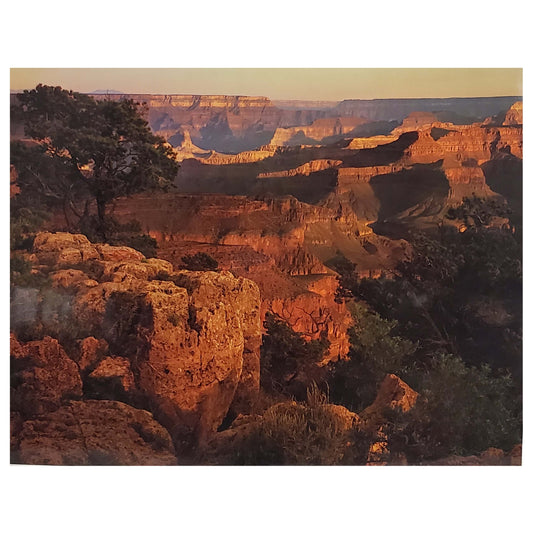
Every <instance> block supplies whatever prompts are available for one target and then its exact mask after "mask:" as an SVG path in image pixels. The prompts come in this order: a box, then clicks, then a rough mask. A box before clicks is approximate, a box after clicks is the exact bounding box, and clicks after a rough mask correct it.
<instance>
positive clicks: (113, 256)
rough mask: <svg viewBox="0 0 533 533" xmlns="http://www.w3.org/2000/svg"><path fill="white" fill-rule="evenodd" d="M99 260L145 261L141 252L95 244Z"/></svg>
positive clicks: (127, 247)
mask: <svg viewBox="0 0 533 533" xmlns="http://www.w3.org/2000/svg"><path fill="white" fill-rule="evenodd" d="M95 248H96V250H97V251H98V254H99V258H101V259H102V260H103V261H112V262H119V261H142V260H143V259H145V257H144V255H143V254H142V253H141V252H138V251H137V250H135V249H134V248H130V247H129V246H111V245H110V244H96V245H95Z"/></svg>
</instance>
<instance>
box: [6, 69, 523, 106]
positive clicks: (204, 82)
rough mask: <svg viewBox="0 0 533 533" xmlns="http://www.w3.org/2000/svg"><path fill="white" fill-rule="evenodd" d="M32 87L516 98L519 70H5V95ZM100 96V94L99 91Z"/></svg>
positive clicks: (330, 97) (310, 96)
mask: <svg viewBox="0 0 533 533" xmlns="http://www.w3.org/2000/svg"><path fill="white" fill-rule="evenodd" d="M38 83H43V84H46V85H60V86H61V87H63V88H65V89H72V90H74V91H78V92H94V90H95V87H114V89H113V90H110V91H109V92H110V93H111V92H123V93H133V94H224V95H250V96H267V97H269V98H271V99H273V100H276V99H277V100H289V99H297V100H327V101H340V100H345V99H374V98H446V97H468V96H521V95H522V69H502V68H495V69H487V68H482V69H476V68H472V69H470V68H460V69H444V68H437V69H422V68H420V69H413V68H406V69H399V68H391V69H384V68H376V69H338V68H334V69H323V68H316V69H289V68H282V69H270V68H251V69H249V68H227V69H222V68H213V69H208V68H207V69H206V68H204V69H159V68H157V69H156V68H154V69H131V68H124V69H120V68H118V69H90V68H84V69H67V68H51V69H44V68H36V69H21V68H15V69H11V89H12V90H13V89H31V88H34V87H35V86H36V85H37V84H38ZM104 91H105V90H104Z"/></svg>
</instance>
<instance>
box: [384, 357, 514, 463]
mask: <svg viewBox="0 0 533 533" xmlns="http://www.w3.org/2000/svg"><path fill="white" fill-rule="evenodd" d="M411 382H412V383H413V386H414V388H415V390H418V391H419V393H420V396H419V398H418V400H417V402H416V404H415V406H414V408H413V409H412V410H411V411H409V412H408V413H405V414H403V415H399V416H398V417H397V418H396V420H395V421H394V422H391V425H390V427H389V433H390V434H391V437H390V438H389V442H390V445H391V448H392V449H396V450H397V451H403V452H405V453H406V454H407V456H408V459H409V460H410V462H415V461H416V462H427V461H429V460H435V459H438V458H441V457H445V456H449V455H454V454H457V455H471V454H477V453H480V452H482V451H484V450H486V449H487V448H489V447H491V446H493V447H496V448H502V449H504V450H509V449H511V448H512V446H513V445H515V444H517V443H519V442H521V427H522V415H521V398H520V395H519V394H517V391H516V388H515V387H514V386H513V382H512V380H511V378H510V376H509V375H499V376H498V375H494V374H493V373H492V372H491V370H490V368H489V367H488V366H487V365H483V366H481V367H480V368H476V367H468V366H467V365H466V364H465V363H464V362H463V361H461V360H460V359H459V358H458V357H454V356H451V355H441V356H438V357H436V358H435V359H434V361H433V365H432V368H431V369H430V370H429V371H428V372H424V373H420V374H413V377H412V379H411Z"/></svg>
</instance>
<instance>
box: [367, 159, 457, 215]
mask: <svg viewBox="0 0 533 533" xmlns="http://www.w3.org/2000/svg"><path fill="white" fill-rule="evenodd" d="M370 186H371V187H372V189H373V191H374V194H375V195H376V197H377V198H378V199H379V203H380V208H379V212H378V221H377V222H378V223H379V222H386V221H388V220H389V219H391V218H394V217H396V216H398V215H400V213H402V212H404V211H406V210H408V209H409V208H415V207H416V208H417V210H416V216H430V215H434V214H437V213H438V212H439V211H440V210H441V209H442V208H443V206H444V203H445V201H446V198H447V196H448V191H449V188H450V186H449V183H448V179H447V178H446V175H445V174H444V172H443V170H442V168H441V162H440V161H439V162H437V163H431V164H426V165H422V164H419V165H413V167H412V168H410V169H406V170H401V171H400V172H395V173H392V174H381V175H378V176H374V177H373V178H372V179H371V180H370Z"/></svg>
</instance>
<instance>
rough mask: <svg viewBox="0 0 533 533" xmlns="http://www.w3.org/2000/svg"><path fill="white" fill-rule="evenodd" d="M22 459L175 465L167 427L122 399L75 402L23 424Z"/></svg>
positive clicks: (31, 461) (26, 461) (30, 461)
mask: <svg viewBox="0 0 533 533" xmlns="http://www.w3.org/2000/svg"><path fill="white" fill-rule="evenodd" d="M19 440H20V442H19V451H18V461H19V462H21V463H24V464H37V465H43V464H45V465H46V464H48V465H167V466H168V465H175V464H176V455H175V451H174V446H173V444H172V440H171V438H170V435H169V433H168V431H167V430H166V429H165V428H163V427H162V426H161V425H160V424H158V423H157V422H156V421H155V420H154V419H153V417H152V415H151V414H150V413H148V412H147V411H143V410H141V409H135V408H133V407H131V406H129V405H126V404H124V403H121V402H114V401H107V400H87V401H74V402H70V403H69V404H68V405H65V406H63V407H61V408H59V409H57V410H56V411H53V412H50V413H47V414H44V415H42V416H40V417H39V418H36V419H31V420H28V421H26V422H24V424H23V426H22V430H21V432H20V434H19Z"/></svg>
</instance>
